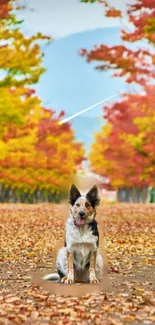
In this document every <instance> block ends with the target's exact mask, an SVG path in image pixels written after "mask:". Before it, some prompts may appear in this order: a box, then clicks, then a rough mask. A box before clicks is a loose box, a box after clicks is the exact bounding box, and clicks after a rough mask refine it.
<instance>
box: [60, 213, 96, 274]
mask: <svg viewBox="0 0 155 325" xmlns="http://www.w3.org/2000/svg"><path fill="white" fill-rule="evenodd" d="M97 242H98V236H95V235H94V234H93V232H92V229H91V227H89V226H88V225H84V226H83V227H76V226H75V225H74V222H73V219H72V218H69V219H68V221H67V223H66V246H67V249H68V251H70V252H72V254H73V256H74V264H75V265H76V267H77V268H81V269H82V268H84V267H85V265H86V264H87V263H88V262H89V259H90V254H91V252H92V251H95V250H97Z"/></svg>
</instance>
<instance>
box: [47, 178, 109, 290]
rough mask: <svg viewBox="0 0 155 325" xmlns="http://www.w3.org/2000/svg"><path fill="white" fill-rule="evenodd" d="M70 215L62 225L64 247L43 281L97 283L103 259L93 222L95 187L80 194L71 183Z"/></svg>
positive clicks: (94, 221) (96, 227) (100, 277)
mask: <svg viewBox="0 0 155 325" xmlns="http://www.w3.org/2000/svg"><path fill="white" fill-rule="evenodd" d="M69 203H70V216H69V218H68V220H67V222H66V232H65V242H64V247H63V248H61V249H60V250H59V251H58V255H57V260H56V266H57V274H54V273H53V274H49V275H47V276H45V277H44V280H54V281H55V280H59V281H61V282H62V283H65V284H72V283H94V284H96V283H98V282H100V281H101V279H102V276H103V258H102V255H101V254H100V253H99V249H98V248H99V231H98V224H97V221H96V219H95V217H96V209H97V206H98V205H99V203H100V198H99V193H98V189H97V186H96V185H94V186H93V187H92V188H91V189H90V190H89V191H88V193H87V194H86V195H82V194H81V193H80V191H79V190H78V188H77V187H76V185H74V184H72V186H71V188H70V193H69Z"/></svg>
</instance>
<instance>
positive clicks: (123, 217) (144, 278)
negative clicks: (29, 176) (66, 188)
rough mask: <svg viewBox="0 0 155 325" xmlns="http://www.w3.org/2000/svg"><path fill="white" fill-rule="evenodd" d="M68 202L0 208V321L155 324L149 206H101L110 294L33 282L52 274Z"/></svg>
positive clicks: (153, 218) (152, 209) (154, 247)
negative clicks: (62, 290) (50, 288)
mask: <svg viewBox="0 0 155 325" xmlns="http://www.w3.org/2000/svg"><path fill="white" fill-rule="evenodd" d="M67 214H68V207H66V205H65V204H61V205H50V204H49V205H48V204H43V205H32V206H28V205H1V206H0V263H1V269H0V324H10V325H11V324H27V325H28V324H57V325H60V324H74V325H75V324H96V325H97V324H99V325H100V324H103V325H104V324H105V325H120V324H155V296H154V293H155V259H154V255H155V205H124V204H121V205H106V206H105V205H102V206H101V207H100V208H99V210H98V215H97V218H98V219H100V220H103V225H104V232H105V244H106V250H107V258H108V262H109V276H110V280H111V283H112V291H111V292H108V293H104V292H101V293H100V294H94V295H90V294H88V295H86V296H84V297H82V298H76V297H68V298H63V297H62V296H60V295H59V296H55V295H52V294H51V293H49V292H47V291H44V290H43V289H42V288H38V287H37V286H35V285H32V284H31V275H32V274H33V273H34V272H36V271H37V270H40V271H41V272H45V271H46V273H47V272H50V271H51V265H52V260H53V248H54V245H55V244H56V243H57V240H59V239H60V238H61V237H62V235H63V229H64V223H65V219H66V217H67Z"/></svg>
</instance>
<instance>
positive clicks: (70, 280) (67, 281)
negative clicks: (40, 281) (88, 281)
mask: <svg viewBox="0 0 155 325" xmlns="http://www.w3.org/2000/svg"><path fill="white" fill-rule="evenodd" d="M61 282H62V283H65V284H72V283H74V277H73V274H68V276H65V277H63V278H62V279H61Z"/></svg>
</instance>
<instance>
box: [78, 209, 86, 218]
mask: <svg viewBox="0 0 155 325" xmlns="http://www.w3.org/2000/svg"><path fill="white" fill-rule="evenodd" d="M79 216H80V218H82V219H84V218H85V213H84V212H83V211H80V212H79Z"/></svg>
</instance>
